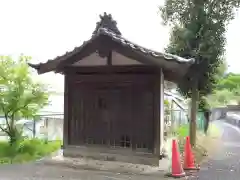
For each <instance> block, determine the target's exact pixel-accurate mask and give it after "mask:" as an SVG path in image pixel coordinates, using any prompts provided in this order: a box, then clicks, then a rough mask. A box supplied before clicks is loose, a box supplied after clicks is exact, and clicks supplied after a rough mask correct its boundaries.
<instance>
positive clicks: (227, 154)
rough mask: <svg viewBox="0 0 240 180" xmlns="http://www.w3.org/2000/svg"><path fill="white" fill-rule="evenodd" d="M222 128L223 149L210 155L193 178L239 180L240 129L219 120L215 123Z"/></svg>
mask: <svg viewBox="0 0 240 180" xmlns="http://www.w3.org/2000/svg"><path fill="white" fill-rule="evenodd" d="M215 124H216V125H217V126H218V127H219V128H220V129H222V143H223V146H222V148H221V149H216V153H215V154H214V155H212V157H210V159H209V161H208V162H207V163H204V164H203V165H202V166H201V170H200V171H199V172H198V173H197V175H196V176H195V177H194V178H190V179H191V180H197V179H200V180H226V179H227V180H239V178H240V129H239V128H237V127H235V126H232V125H230V124H227V123H224V122H222V121H218V122H216V123H215Z"/></svg>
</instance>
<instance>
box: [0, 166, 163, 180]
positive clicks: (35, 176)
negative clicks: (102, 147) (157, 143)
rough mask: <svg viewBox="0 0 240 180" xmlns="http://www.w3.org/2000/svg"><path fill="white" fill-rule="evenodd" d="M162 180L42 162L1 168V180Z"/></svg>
mask: <svg viewBox="0 0 240 180" xmlns="http://www.w3.org/2000/svg"><path fill="white" fill-rule="evenodd" d="M60 179H61V180H127V179H131V180H145V179H149V180H162V179H164V178H161V177H157V176H148V175H136V174H120V173H110V172H102V171H88V170H79V169H72V168H64V167H55V166H48V165H44V164H42V163H41V162H39V163H34V164H25V165H6V166H4V165H3V166H1V168H0V180H60Z"/></svg>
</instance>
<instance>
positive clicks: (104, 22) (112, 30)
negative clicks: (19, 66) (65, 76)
mask: <svg viewBox="0 0 240 180" xmlns="http://www.w3.org/2000/svg"><path fill="white" fill-rule="evenodd" d="M100 18H101V21H100V22H98V23H97V26H96V29H95V30H94V32H93V35H92V37H91V38H90V39H89V40H88V41H85V42H84V43H83V44H82V45H81V46H79V47H75V48H74V49H73V50H72V51H71V52H66V53H65V54H64V55H62V56H58V57H56V58H55V59H53V60H48V61H47V62H46V63H40V64H37V65H34V64H29V65H30V66H31V67H33V68H35V69H37V70H39V69H40V68H41V65H44V66H45V67H44V69H46V70H45V71H46V72H48V71H53V70H56V68H57V67H58V65H59V64H60V63H61V62H63V61H65V60H67V59H69V58H70V57H72V56H74V55H76V54H78V53H80V52H81V51H82V50H83V49H85V48H86V46H87V45H89V44H91V43H92V42H94V41H95V40H96V39H97V38H98V37H99V36H108V37H110V38H111V39H112V41H114V42H116V43H120V45H121V46H123V47H125V48H130V49H131V50H132V51H135V52H136V51H137V52H139V53H140V54H142V55H145V56H147V57H150V58H153V59H155V60H156V62H158V61H157V60H158V59H159V62H160V61H161V60H163V59H164V60H166V61H169V62H176V63H179V64H193V63H194V59H185V58H182V57H179V56H176V55H172V54H168V53H160V52H157V51H153V50H150V49H147V48H144V47H142V46H140V45H137V44H136V43H133V42H131V41H129V40H127V39H126V38H124V37H123V36H122V35H121V33H120V31H119V30H118V28H117V26H116V21H114V20H113V19H112V17H111V15H107V14H106V13H104V16H100Z"/></svg>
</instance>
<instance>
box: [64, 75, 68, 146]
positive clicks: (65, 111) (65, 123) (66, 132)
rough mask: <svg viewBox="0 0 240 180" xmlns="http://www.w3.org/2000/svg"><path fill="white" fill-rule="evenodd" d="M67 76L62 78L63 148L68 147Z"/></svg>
mask: <svg viewBox="0 0 240 180" xmlns="http://www.w3.org/2000/svg"><path fill="white" fill-rule="evenodd" d="M68 85H69V83H68V75H65V76H64V120H63V148H66V147H67V146H68V145H69V142H68V138H69V131H68V129H69V127H68V125H69V116H68V109H69V108H68V105H69V102H68V101H69V93H68Z"/></svg>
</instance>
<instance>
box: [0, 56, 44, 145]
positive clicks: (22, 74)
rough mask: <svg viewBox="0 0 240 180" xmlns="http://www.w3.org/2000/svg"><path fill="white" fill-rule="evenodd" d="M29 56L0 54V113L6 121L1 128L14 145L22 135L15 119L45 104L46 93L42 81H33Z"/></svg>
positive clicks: (32, 114) (31, 114)
mask: <svg viewBox="0 0 240 180" xmlns="http://www.w3.org/2000/svg"><path fill="white" fill-rule="evenodd" d="M29 59H30V57H27V56H20V57H19V58H18V59H17V60H13V58H12V57H10V56H0V113H1V114H2V115H3V116H4V117H5V119H6V125H1V126H0V129H1V130H2V131H3V132H4V133H6V135H7V136H8V137H9V143H10V144H11V145H13V144H14V143H15V142H16V141H17V140H18V139H19V138H21V131H22V130H21V129H19V128H17V126H16V122H17V121H18V120H20V119H21V118H33V116H34V115H36V113H37V112H38V111H39V109H40V108H42V107H43V106H45V105H47V103H48V93H47V91H46V88H45V86H44V85H43V84H41V83H39V82H36V81H34V79H33V78H32V76H31V72H30V68H29V67H28V65H27V62H28V61H29Z"/></svg>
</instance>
